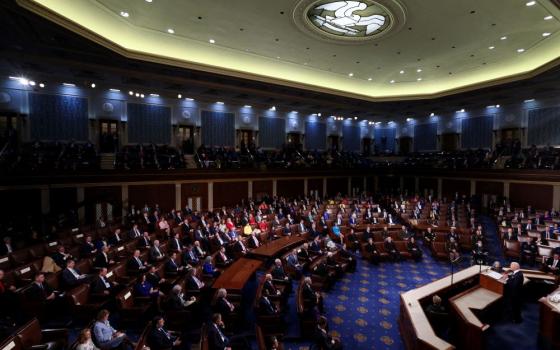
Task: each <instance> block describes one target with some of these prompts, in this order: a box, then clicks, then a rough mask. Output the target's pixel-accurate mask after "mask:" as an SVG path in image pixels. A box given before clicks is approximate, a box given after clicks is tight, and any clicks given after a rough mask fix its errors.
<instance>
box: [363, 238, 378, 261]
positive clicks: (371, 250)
mask: <svg viewBox="0 0 560 350" xmlns="http://www.w3.org/2000/svg"><path fill="white" fill-rule="evenodd" d="M364 249H365V251H366V252H367V253H368V254H369V256H370V258H369V261H370V262H371V263H373V264H374V265H378V264H379V260H381V256H380V255H379V251H378V250H377V247H376V246H375V244H374V243H373V238H371V237H370V238H368V240H367V243H366V245H365V246H364Z"/></svg>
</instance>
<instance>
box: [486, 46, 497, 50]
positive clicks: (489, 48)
mask: <svg viewBox="0 0 560 350" xmlns="http://www.w3.org/2000/svg"><path fill="white" fill-rule="evenodd" d="M495 48H496V47H495V46H488V50H494V49H495Z"/></svg>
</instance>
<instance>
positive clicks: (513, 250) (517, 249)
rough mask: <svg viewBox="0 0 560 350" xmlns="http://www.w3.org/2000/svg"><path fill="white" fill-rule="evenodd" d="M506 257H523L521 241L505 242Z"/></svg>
mask: <svg viewBox="0 0 560 350" xmlns="http://www.w3.org/2000/svg"><path fill="white" fill-rule="evenodd" d="M504 255H505V256H506V257H508V258H510V259H517V260H519V258H520V257H521V243H520V242H519V241H508V240H505V241H504Z"/></svg>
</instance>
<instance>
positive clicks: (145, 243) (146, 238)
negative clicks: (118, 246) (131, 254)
mask: <svg viewBox="0 0 560 350" xmlns="http://www.w3.org/2000/svg"><path fill="white" fill-rule="evenodd" d="M151 246H152V243H151V241H150V234H149V233H148V232H146V231H144V233H143V234H142V238H140V239H139V240H138V248H150V247H151Z"/></svg>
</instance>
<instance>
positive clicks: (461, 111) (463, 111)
mask: <svg viewBox="0 0 560 350" xmlns="http://www.w3.org/2000/svg"><path fill="white" fill-rule="evenodd" d="M457 113H465V109H464V108H461V109H460V110H458V111H457Z"/></svg>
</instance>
